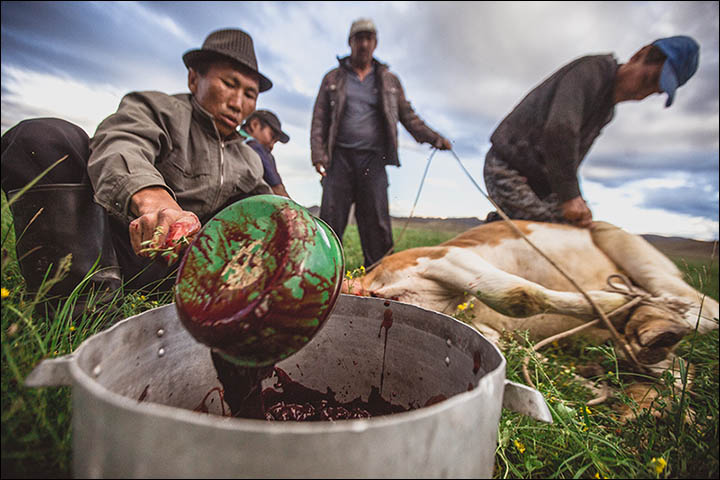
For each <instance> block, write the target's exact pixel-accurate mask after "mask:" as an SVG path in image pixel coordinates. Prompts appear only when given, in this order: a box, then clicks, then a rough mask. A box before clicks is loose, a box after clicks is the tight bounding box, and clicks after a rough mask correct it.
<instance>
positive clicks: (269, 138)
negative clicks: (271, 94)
mask: <svg viewBox="0 0 720 480" xmlns="http://www.w3.org/2000/svg"><path fill="white" fill-rule="evenodd" d="M240 133H241V134H242V133H245V134H247V135H248V137H249V138H248V140H247V144H248V145H249V146H250V147H251V148H252V149H253V150H255V153H257V154H258V156H260V160H262V162H263V168H264V169H265V174H264V175H263V179H264V180H265V183H267V184H268V185H270V188H272V191H273V193H274V194H275V195H282V196H284V197H288V198H290V195H288V193H287V190H286V189H285V185H284V184H283V181H282V178H281V177H280V173H279V172H278V169H277V164H276V163H275V157H274V156H273V154H272V150H273V147H274V146H275V143H276V142H280V143H287V142H289V141H290V137H289V136H288V134H287V133H285V132H283V131H282V127H281V125H280V119H278V117H277V115H275V114H274V113H273V112H271V111H270V110H255V112H253V113H252V114H251V115H250V116H249V117H247V118H246V119H245V123H243V126H242V130H241V131H240Z"/></svg>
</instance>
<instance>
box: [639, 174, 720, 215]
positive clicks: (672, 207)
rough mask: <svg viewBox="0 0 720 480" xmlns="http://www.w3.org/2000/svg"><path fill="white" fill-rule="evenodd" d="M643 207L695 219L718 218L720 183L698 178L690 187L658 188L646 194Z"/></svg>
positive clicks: (715, 180) (715, 179)
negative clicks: (719, 189)
mask: <svg viewBox="0 0 720 480" xmlns="http://www.w3.org/2000/svg"><path fill="white" fill-rule="evenodd" d="M641 206H643V207H646V208H658V209H661V210H666V211H668V212H675V213H681V214H685V215H691V216H694V217H703V218H714V219H717V218H718V181H717V176H716V177H715V178H714V180H713V179H709V178H697V179H694V180H693V181H692V182H691V183H690V184H689V185H686V186H682V187H675V188H658V189H654V190H650V191H648V192H646V193H645V198H644V200H643V202H642V203H641Z"/></svg>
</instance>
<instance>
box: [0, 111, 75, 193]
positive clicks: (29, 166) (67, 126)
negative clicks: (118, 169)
mask: <svg viewBox="0 0 720 480" xmlns="http://www.w3.org/2000/svg"><path fill="white" fill-rule="evenodd" d="M88 142H89V137H88V135H87V133H85V131H84V130H83V129H82V128H80V127H79V126H77V125H75V124H73V123H71V122H68V121H67V120H62V119H60V118H31V119H27V120H23V121H21V122H19V123H18V124H17V125H15V126H14V127H12V128H11V129H10V130H8V131H7V132H6V133H5V134H4V135H3V136H2V160H1V163H2V170H3V178H2V189H3V190H4V191H5V192H10V191H12V190H16V189H19V188H22V187H24V186H25V185H26V184H27V183H29V182H30V181H32V180H33V179H35V178H36V177H38V176H39V175H40V174H41V173H43V172H44V171H45V170H46V169H47V168H48V167H50V166H51V165H53V164H55V163H56V162H57V161H58V160H59V159H61V158H63V157H66V158H65V160H64V161H63V162H62V163H60V164H58V165H55V167H54V168H53V169H52V170H51V171H50V172H49V173H47V174H46V175H45V176H44V177H43V179H42V180H41V182H40V183H85V180H86V178H87V173H86V165H87V157H88V154H89V149H88Z"/></svg>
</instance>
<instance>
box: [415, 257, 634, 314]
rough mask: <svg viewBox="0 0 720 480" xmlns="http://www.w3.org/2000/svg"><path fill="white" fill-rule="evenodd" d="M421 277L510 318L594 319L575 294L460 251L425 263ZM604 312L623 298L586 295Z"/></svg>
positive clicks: (586, 304) (607, 294)
mask: <svg viewBox="0 0 720 480" xmlns="http://www.w3.org/2000/svg"><path fill="white" fill-rule="evenodd" d="M422 275H423V276H424V277H425V278H427V279H429V280H433V281H435V282H437V283H438V284H440V285H442V286H443V287H444V288H445V289H448V290H451V291H454V292H457V293H461V292H467V293H469V294H471V295H474V296H475V297H476V298H478V299H479V300H480V301H482V302H483V303H485V304H486V305H488V306H489V307H491V308H493V309H494V310H496V311H498V312H500V313H502V314H503V315H507V316H510V317H529V316H532V315H538V314H543V313H558V314H563V315H569V316H573V317H577V318H580V319H587V320H589V319H592V318H595V317H596V313H595V311H594V309H593V307H592V306H591V305H590V304H589V302H588V301H587V299H586V298H585V297H584V296H583V295H582V294H581V293H576V292H559V291H556V290H550V289H548V288H545V287H543V286H542V285H539V284H537V283H533V282H530V281H528V280H525V279H524V278H521V277H518V276H516V275H512V274H510V273H507V272H504V271H502V270H500V269H498V268H496V267H494V266H493V265H491V264H490V263H488V262H486V261H485V260H484V259H483V258H482V257H480V256H478V255H476V254H474V253H472V252H470V251H468V250H466V249H462V248H450V249H448V252H447V254H446V255H445V256H443V257H442V258H438V259H434V260H433V261H432V262H429V263H428V265H427V268H425V270H424V271H423V272H422ZM588 294H589V295H590V297H591V298H592V299H593V301H594V302H595V303H596V304H597V305H598V307H600V308H601V309H602V310H603V311H604V312H609V311H611V310H614V309H615V308H618V307H620V306H622V305H624V304H625V303H626V302H627V299H626V297H625V296H624V295H621V294H618V293H613V292H604V291H591V292H588Z"/></svg>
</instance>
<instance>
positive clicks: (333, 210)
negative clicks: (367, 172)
mask: <svg viewBox="0 0 720 480" xmlns="http://www.w3.org/2000/svg"><path fill="white" fill-rule="evenodd" d="M346 152H347V150H345V149H341V148H336V149H335V152H334V154H333V160H332V163H331V164H330V168H329V169H328V172H327V176H325V177H324V178H323V179H322V187H323V193H322V202H321V203H320V218H321V219H322V220H324V221H325V223H327V224H328V225H329V226H330V228H332V230H333V231H334V232H335V235H337V236H338V238H339V239H340V241H341V242H342V240H343V235H344V234H345V227H347V222H348V215H349V214H350V207H351V206H352V204H353V201H354V199H353V178H352V177H353V171H352V168H351V166H350V163H349V158H348V156H347V154H346Z"/></svg>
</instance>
